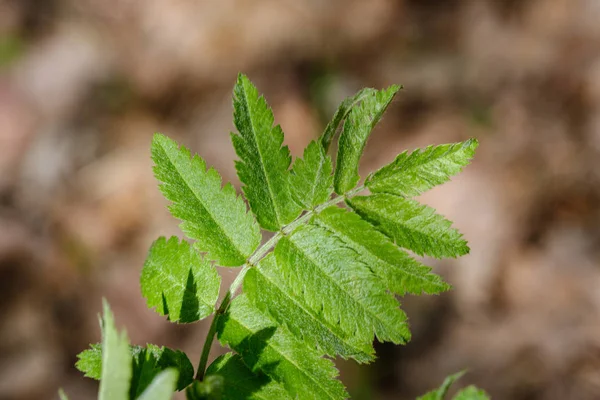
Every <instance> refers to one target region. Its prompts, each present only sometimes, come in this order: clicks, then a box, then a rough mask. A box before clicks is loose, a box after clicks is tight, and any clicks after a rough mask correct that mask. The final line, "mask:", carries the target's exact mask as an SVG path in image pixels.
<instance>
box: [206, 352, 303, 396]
mask: <svg viewBox="0 0 600 400" xmlns="http://www.w3.org/2000/svg"><path fill="white" fill-rule="evenodd" d="M206 374H207V379H209V378H210V377H211V375H212V376H221V377H223V378H224V379H223V389H222V390H223V392H222V398H223V399H228V400H292V397H291V396H290V395H289V394H288V393H287V392H286V390H285V389H284V388H283V386H281V385H280V384H279V383H277V382H275V381H273V380H272V379H271V378H269V377H268V376H266V375H264V374H263V373H261V372H259V373H254V372H252V371H250V370H249V369H248V367H246V365H245V364H244V362H243V361H242V358H241V357H240V356H239V355H237V354H233V353H227V354H224V355H222V356H220V357H219V358H217V359H216V360H215V361H213V363H212V364H211V365H210V366H209V367H208V369H207V370H206Z"/></svg>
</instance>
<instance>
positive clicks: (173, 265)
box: [140, 236, 221, 323]
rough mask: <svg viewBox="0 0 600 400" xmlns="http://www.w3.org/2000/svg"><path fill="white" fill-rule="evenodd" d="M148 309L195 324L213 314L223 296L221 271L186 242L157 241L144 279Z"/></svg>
mask: <svg viewBox="0 0 600 400" xmlns="http://www.w3.org/2000/svg"><path fill="white" fill-rule="evenodd" d="M140 284H141V286H142V294H143V295H144V297H145V298H146V300H147V304H148V307H150V308H152V307H154V308H155V309H156V311H157V312H158V313H159V314H160V315H168V316H169V320H170V321H172V322H184V323H187V322H195V321H198V320H200V319H203V318H206V317H208V316H209V315H211V314H212V313H213V311H214V308H215V303H216V302H217V298H218V296H219V286H220V285H221V277H220V276H219V274H218V273H217V270H216V269H215V268H214V267H213V266H212V265H211V264H210V263H209V262H208V261H207V260H205V259H203V258H202V256H200V254H198V252H196V250H194V248H193V247H192V246H191V245H190V244H189V243H188V242H186V241H185V240H183V241H181V242H180V241H179V239H178V238H177V237H175V236H172V237H171V238H169V239H168V240H167V239H165V238H164V237H161V238H159V239H158V240H156V241H155V242H154V243H153V244H152V247H151V248H150V253H149V254H148V258H147V259H146V263H145V264H144V269H143V270H142V276H141V278H140Z"/></svg>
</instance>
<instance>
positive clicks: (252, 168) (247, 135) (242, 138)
mask: <svg viewBox="0 0 600 400" xmlns="http://www.w3.org/2000/svg"><path fill="white" fill-rule="evenodd" d="M233 107H234V113H233V119H234V123H235V126H236V128H237V130H238V132H239V134H233V133H232V134H231V140H232V142H233V147H234V148H235V152H236V153H237V155H238V157H240V160H239V161H236V163H235V167H236V170H237V172H238V176H239V178H240V180H241V181H242V182H243V183H244V187H243V190H244V194H245V195H246V198H247V199H248V202H249V203H250V208H251V209H252V212H254V214H256V217H257V219H258V223H259V224H260V226H262V227H263V228H264V229H267V230H270V231H277V230H279V228H280V227H282V226H283V225H285V224H287V223H289V222H291V221H293V220H294V219H295V218H296V217H297V216H298V215H299V214H300V211H301V209H300V207H299V206H298V205H297V204H296V203H295V202H294V201H292V198H291V195H290V189H289V180H288V179H289V178H288V177H289V167H290V163H291V161H292V158H291V156H290V151H289V149H288V147H287V146H283V147H282V144H283V132H282V130H281V127H280V126H279V125H277V126H273V120H274V118H273V112H272V111H271V109H270V108H269V106H268V105H267V102H266V101H265V99H264V98H263V97H262V96H259V95H258V91H257V90H256V88H255V87H254V85H253V84H252V82H250V80H249V79H248V78H247V77H246V76H244V75H241V74H240V75H239V76H238V80H237V84H236V85H235V88H234V97H233Z"/></svg>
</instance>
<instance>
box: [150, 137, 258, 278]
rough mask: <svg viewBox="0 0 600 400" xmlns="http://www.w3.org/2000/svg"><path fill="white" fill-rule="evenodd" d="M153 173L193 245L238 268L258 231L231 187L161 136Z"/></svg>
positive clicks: (155, 143) (156, 145)
mask: <svg viewBox="0 0 600 400" xmlns="http://www.w3.org/2000/svg"><path fill="white" fill-rule="evenodd" d="M152 159H153V160H154V163H155V167H154V174H155V176H156V178H157V179H158V180H159V181H161V182H163V183H162V185H160V190H161V192H162V193H163V194H164V196H165V197H166V198H167V199H168V200H170V201H171V202H172V204H171V206H169V210H170V211H171V214H173V216H174V217H175V218H178V219H180V220H182V221H183V223H182V224H181V229H182V230H183V231H184V232H185V234H186V235H187V236H188V237H189V238H190V239H194V240H196V243H195V246H196V248H197V249H198V250H200V251H201V252H206V255H207V257H208V258H209V259H210V260H214V261H215V262H216V263H217V264H219V265H220V266H224V267H227V266H230V267H236V266H239V265H242V264H243V263H244V262H245V261H246V258H247V257H248V256H249V255H250V254H252V252H254V250H256V248H257V247H258V245H259V244H260V239H261V236H260V228H259V226H258V224H257V223H256V221H255V220H254V217H253V216H252V214H250V213H248V212H247V209H246V205H245V204H244V201H243V200H242V198H241V197H238V196H237V195H236V193H235V189H234V188H233V186H231V184H229V183H228V184H226V185H225V186H224V187H223V188H221V176H220V175H219V173H218V172H217V171H216V170H215V169H213V168H210V169H208V170H207V169H206V163H205V162H204V160H203V159H202V158H200V157H199V156H197V155H196V156H194V157H193V158H190V151H189V150H188V149H186V148H185V147H183V146H182V147H181V148H180V147H179V146H178V145H177V143H176V142H175V141H173V140H171V139H169V138H167V137H166V136H163V135H161V134H156V135H154V140H153V141H152Z"/></svg>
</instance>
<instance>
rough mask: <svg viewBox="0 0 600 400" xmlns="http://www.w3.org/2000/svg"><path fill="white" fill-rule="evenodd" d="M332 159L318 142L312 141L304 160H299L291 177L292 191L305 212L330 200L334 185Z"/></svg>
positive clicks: (295, 163)
mask: <svg viewBox="0 0 600 400" xmlns="http://www.w3.org/2000/svg"><path fill="white" fill-rule="evenodd" d="M332 171H333V165H332V162H331V157H329V156H328V155H327V154H326V153H325V149H324V148H323V146H321V145H320V144H319V143H318V142H316V141H312V142H310V144H309V145H308V146H307V147H306V149H305V150H304V159H297V160H296V162H294V168H293V169H292V174H291V175H290V190H291V192H292V198H293V199H294V201H295V202H296V203H297V204H298V205H299V206H301V207H302V208H304V209H305V210H312V209H313V208H315V207H316V206H318V205H319V204H322V203H324V202H326V201H327V200H329V197H330V196H331V192H332V188H331V185H332V183H333V176H332V175H331V172H332Z"/></svg>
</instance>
